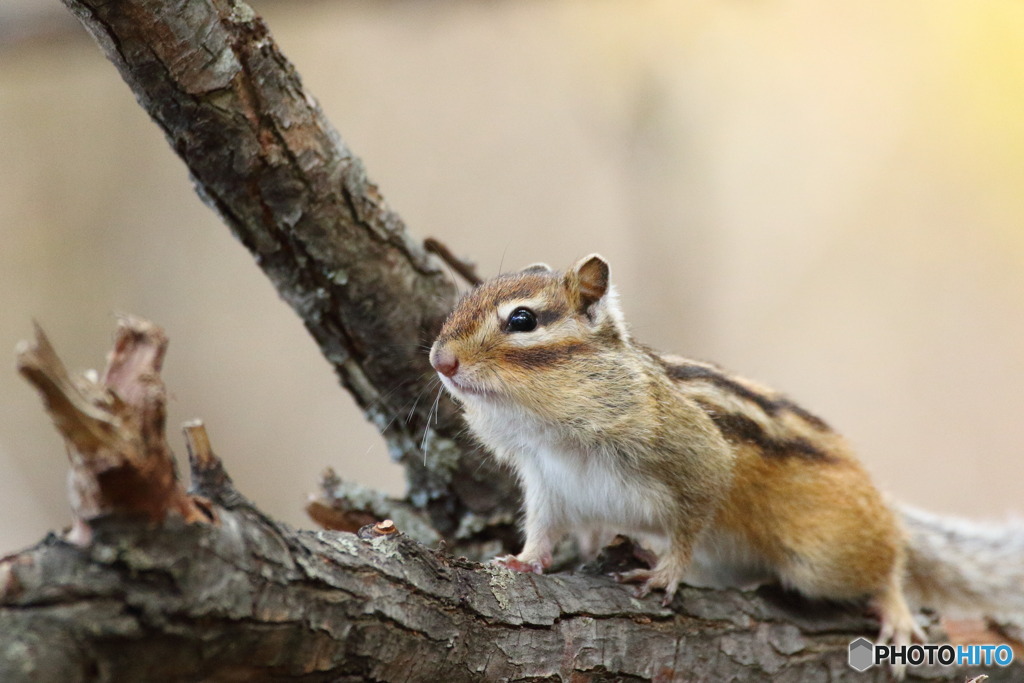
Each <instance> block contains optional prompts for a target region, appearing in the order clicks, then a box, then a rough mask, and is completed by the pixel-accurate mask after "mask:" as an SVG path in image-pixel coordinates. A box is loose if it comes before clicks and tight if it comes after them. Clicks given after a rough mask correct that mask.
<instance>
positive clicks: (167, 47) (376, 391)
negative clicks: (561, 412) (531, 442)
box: [64, 0, 516, 536]
mask: <svg viewBox="0 0 1024 683" xmlns="http://www.w3.org/2000/svg"><path fill="white" fill-rule="evenodd" d="M64 2H65V4H66V5H67V6H68V7H69V8H71V9H72V10H73V11H74V12H75V14H76V15H78V17H79V19H81V21H82V23H83V24H84V25H85V26H86V28H87V29H88V30H89V31H90V32H91V33H92V35H93V37H94V38H95V39H96V41H97V42H98V43H99V44H100V46H101V47H102V48H103V50H104V51H105V53H106V55H107V57H108V58H109V59H110V61H111V62H113V64H114V65H115V66H116V67H117V69H118V70H119V71H120V73H121V76H122V77H123V78H124V79H125V81H126V82H127V83H128V85H129V86H130V87H131V89H132V91H133V92H134V94H135V96H136V98H137V99H138V101H139V104H140V105H141V106H142V107H143V108H144V109H145V110H146V111H147V112H148V113H149V114H150V116H151V117H152V118H153V120H154V121H155V122H156V123H157V124H158V125H159V126H160V127H161V129H163V131H164V134H165V135H166V136H167V139H168V141H169V143H170V145H171V147H172V148H173V149H174V150H175V151H176V152H177V153H178V155H179V156H180V157H181V158H182V160H183V161H184V162H185V163H186V164H187V165H188V168H189V171H190V172H191V174H192V177H193V179H194V182H195V186H196V190H197V192H198V193H199V195H200V196H201V197H202V198H203V200H204V201H205V202H206V203H207V204H209V205H210V206H211V207H213V208H214V209H216V210H217V211H218V212H219V213H220V215H221V216H222V217H223V218H224V221H225V222H226V223H227V224H228V226H229V227H230V228H231V230H232V231H233V232H234V234H235V235H236V236H237V237H238V239H239V240H240V241H241V242H242V243H243V244H244V245H245V246H246V248H248V249H249V251H250V252H251V253H252V254H253V256H254V257H255V259H256V262H257V263H258V264H259V266H260V267H261V268H262V269H263V271H264V272H265V273H266V274H267V276H268V277H269V278H270V280H271V282H273V284H274V286H275V287H276V288H277V290H278V292H279V294H280V295H281V297H282V298H283V299H285V300H286V301H287V302H288V303H289V304H290V305H291V306H292V307H293V308H294V309H295V311H296V313H298V315H299V316H300V317H301V318H302V320H303V322H304V323H305V325H306V327H307V329H309V331H310V333H311V334H312V335H313V337H314V338H315V339H316V341H317V343H318V344H319V345H320V349H321V351H322V352H323V354H324V356H325V357H326V358H327V360H328V361H329V362H330V363H331V364H332V365H333V367H334V368H335V370H336V372H337V373H338V376H339V377H340V378H341V380H342V382H343V383H344V385H345V387H346V388H347V389H348V390H349V391H350V392H351V393H352V395H353V396H354V397H355V399H356V401H357V402H358V403H359V405H360V406H361V407H362V408H363V409H364V410H365V411H366V414H367V416H368V417H369V418H370V419H371V420H372V421H373V422H374V423H375V424H376V425H377V426H378V427H379V428H380V429H381V430H382V432H383V433H384V436H385V438H386V439H387V442H388V446H389V450H390V452H391V454H392V456H393V457H394V458H396V459H398V460H400V461H401V462H402V463H403V464H404V466H405V468H406V472H407V473H408V477H409V483H410V491H411V495H412V496H413V502H414V503H415V504H416V505H417V506H419V507H424V508H426V509H427V510H428V511H429V513H430V516H431V519H432V521H433V524H434V526H436V527H437V528H438V530H439V531H441V532H442V533H444V534H445V535H447V536H453V535H454V533H455V531H456V529H457V528H458V526H459V524H460V523H461V522H462V520H463V518H464V517H465V515H466V513H467V512H472V513H476V514H478V515H483V516H484V517H486V516H488V515H491V514H495V515H497V517H498V518H502V516H503V515H505V514H507V513H508V512H509V511H510V510H514V509H515V508H516V492H515V487H514V485H513V484H512V482H511V481H510V479H509V478H508V477H507V476H506V475H504V474H503V473H502V472H500V471H498V470H496V469H495V468H493V467H491V466H490V464H489V462H488V461H487V460H486V458H485V456H484V455H483V454H482V453H480V452H479V450H477V449H475V448H473V447H472V446H470V445H469V444H468V442H467V441H466V440H458V439H456V437H455V435H456V434H457V433H458V432H459V430H460V428H461V427H460V425H459V423H458V421H457V418H456V413H455V411H454V409H453V407H452V405H451V404H450V402H449V401H448V399H447V397H444V396H442V397H441V400H440V402H439V403H438V404H437V405H438V409H437V411H436V413H435V416H434V419H431V420H428V417H429V416H428V413H429V412H430V409H431V406H432V405H434V400H433V399H434V397H435V394H436V388H434V387H433V386H432V385H431V384H430V380H431V379H432V378H433V372H432V370H431V368H430V366H429V364H428V362H427V358H426V354H425V352H424V347H425V346H427V345H429V344H430V342H431V341H433V338H434V336H435V335H436V333H437V330H438V329H439V328H440V325H441V323H442V322H443V320H444V317H445V315H447V312H448V311H449V310H450V308H451V305H452V303H453V302H454V297H455V294H456V289H455V286H454V285H453V284H452V283H451V281H450V280H449V279H448V278H447V275H446V273H445V271H444V269H443V268H442V267H441V264H440V263H439V262H438V260H437V259H436V258H435V257H433V256H431V255H430V254H429V253H428V252H427V251H426V250H425V249H424V248H423V246H422V245H421V244H420V243H418V242H417V241H415V240H413V239H412V238H411V237H410V236H409V235H408V233H407V232H406V230H405V227H404V225H403V223H402V221H401V219H400V218H399V217H398V215H397V214H395V213H394V212H392V211H391V210H390V209H389V208H388V206H387V205H386V203H385V202H384V200H383V199H382V198H381V196H380V194H379V192H378V190H377V188H376V186H375V185H373V184H372V183H371V182H370V181H369V180H368V179H367V177H366V172H365V169H364V168H363V164H362V162H361V161H360V160H359V159H358V158H357V157H355V156H354V155H353V154H352V153H351V151H349V149H348V147H346V146H345V144H344V142H342V140H341V138H340V137H339V136H338V134H337V133H336V132H335V130H334V129H333V128H332V127H331V125H330V123H329V122H328V121H327V120H326V119H325V118H324V116H323V113H322V112H321V111H320V108H319V106H318V105H317V104H316V101H315V99H314V98H313V96H312V95H311V94H310V93H309V92H307V91H306V90H305V88H304V87H303V85H302V82H301V80H300V79H299V76H298V74H297V73H296V72H295V70H294V68H293V67H292V65H291V64H290V63H289V62H288V60H287V59H286V58H285V57H284V55H282V54H281V53H280V51H279V50H278V49H277V46H276V44H275V43H274V41H273V39H272V38H271V36H270V33H269V31H268V29H267V27H266V25H265V24H264V23H263V20H262V19H261V18H259V17H258V16H256V15H255V14H254V13H253V11H252V10H251V9H250V8H249V7H248V6H247V5H245V4H244V3H242V2H232V1H231V0H191V1H190V2H175V3H172V2H167V0H64ZM428 396H429V397H428ZM399 415H400V416H402V417H401V419H395V417H396V416H399ZM421 445H422V446H424V447H425V450H426V451H427V457H426V458H424V457H423V451H422V450H421Z"/></svg>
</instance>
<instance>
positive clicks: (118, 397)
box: [17, 317, 209, 543]
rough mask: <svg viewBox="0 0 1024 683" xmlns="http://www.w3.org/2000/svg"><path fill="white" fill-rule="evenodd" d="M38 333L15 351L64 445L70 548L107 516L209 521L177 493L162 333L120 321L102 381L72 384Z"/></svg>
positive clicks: (140, 323)
mask: <svg viewBox="0 0 1024 683" xmlns="http://www.w3.org/2000/svg"><path fill="white" fill-rule="evenodd" d="M35 333H36V334H35V337H36V338H35V341H34V343H27V342H25V343H23V344H22V345H21V346H20V348H19V350H18V361H17V364H18V371H19V372H20V373H21V374H22V376H23V377H25V379H26V380H27V381H28V382H29V383H30V384H32V385H33V386H34V387H35V388H36V389H37V390H39V392H40V394H42V396H43V401H44V403H45V404H46V409H47V412H49V414H50V416H51V418H53V421H54V424H55V425H56V427H57V430H58V431H59V432H60V434H61V436H63V437H64V441H65V443H66V444H67V448H68V457H69V459H70V461H71V471H70V472H69V474H68V489H69V497H70V502H71V509H72V512H73V514H74V517H75V526H74V529H73V531H72V538H73V540H76V541H78V542H82V543H85V542H88V540H89V538H90V535H89V526H88V522H89V520H91V519H95V518H96V517H100V516H103V515H109V514H122V515H131V516H141V517H144V518H146V519H148V520H150V521H154V522H159V521H162V520H163V519H164V518H165V517H166V516H167V515H168V514H169V513H177V514H178V515H180V516H181V517H183V518H184V519H185V520H186V521H190V522H191V521H198V520H208V519H209V517H208V515H207V514H204V512H203V510H202V506H200V505H197V504H196V502H195V500H193V499H192V498H191V497H190V496H189V495H188V494H186V493H185V490H184V489H183V488H182V486H181V482H180V481H179V480H178V475H177V471H176V468H175V463H174V455H173V454H172V453H171V449H170V446H169V445H168V444H167V438H166V431H165V423H166V391H165V389H164V384H163V380H162V379H161V377H160V369H161V366H162V364H163V358H164V354H165V353H166V351H167V335H166V334H165V333H164V331H163V330H162V329H161V328H160V327H159V326H157V325H154V324H153V323H151V322H149V321H147V320H142V319H140V318H133V317H124V318H122V319H121V320H120V323H119V325H118V328H117V331H116V333H115V337H114V348H113V350H112V351H111V352H110V355H109V356H108V358H107V367H106V369H105V370H104V372H103V375H102V379H100V380H99V381H95V380H92V379H89V378H88V377H84V376H80V377H72V376H71V374H70V373H68V371H67V369H66V368H65V367H64V364H63V363H62V362H61V360H60V358H59V357H58V356H57V353H56V351H54V349H53V346H52V345H51V344H50V341H49V339H47V337H46V334H45V333H44V332H43V330H42V328H40V327H39V326H38V325H36V329H35Z"/></svg>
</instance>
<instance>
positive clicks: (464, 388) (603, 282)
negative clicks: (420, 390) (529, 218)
mask: <svg viewBox="0 0 1024 683" xmlns="http://www.w3.org/2000/svg"><path fill="white" fill-rule="evenodd" d="M626 339H627V331H626V326H625V323H624V322H623V320H622V314H621V312H620V310H619V307H618V302H617V300H616V295H615V291H614V288H613V287H612V285H611V279H610V274H609V269H608V264H607V262H605V260H604V259H603V258H601V257H600V256H598V255H597V254H594V255H591V256H588V257H586V258H583V259H581V260H579V261H578V262H577V263H576V264H575V265H574V266H573V267H572V268H570V269H569V270H568V271H566V272H565V273H559V272H556V271H553V270H551V268H549V267H548V266H546V265H543V264H538V265H534V266H530V267H528V268H526V269H524V270H522V271H520V272H518V273H508V274H503V275H499V276H498V277H496V278H494V279H493V280H489V281H487V282H484V283H483V284H481V285H480V286H478V287H476V288H475V289H473V290H471V291H470V292H468V293H467V294H466V295H465V296H463V297H462V300H461V301H459V303H458V304H456V306H455V310H453V311H452V313H451V315H450V316H449V317H448V320H447V321H446V322H445V324H444V327H442V328H441V333H440V334H439V335H438V337H437V340H436V341H435V342H434V345H433V347H432V348H431V349H430V363H431V365H433V366H434V369H435V370H437V373H438V375H439V376H440V377H441V381H442V382H444V385H445V387H447V388H448V390H449V391H450V392H451V393H452V394H453V395H454V396H455V397H456V398H458V399H460V400H462V401H467V400H474V399H477V398H482V399H483V400H501V399H512V400H517V401H520V402H523V401H525V398H526V397H527V396H531V395H535V393H536V391H538V389H539V388H541V387H540V386H539V385H548V386H550V385H551V384H552V380H557V379H558V375H564V374H565V373H567V372H572V371H573V369H574V368H579V367H580V362H581V361H584V363H585V359H586V358H587V357H592V356H594V355H597V354H602V353H607V352H609V351H610V350H612V349H614V348H615V347H617V346H619V345H621V344H622V343H624V341H625V340H626Z"/></svg>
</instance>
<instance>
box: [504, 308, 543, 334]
mask: <svg viewBox="0 0 1024 683" xmlns="http://www.w3.org/2000/svg"><path fill="white" fill-rule="evenodd" d="M535 329H537V316H535V315H534V314H533V311H531V310H530V309H529V308H517V309H516V310H514V311H512V312H511V313H509V315H508V322H506V323H505V330H506V331H507V332H529V331H530V330H535Z"/></svg>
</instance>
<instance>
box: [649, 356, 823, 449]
mask: <svg viewBox="0 0 1024 683" xmlns="http://www.w3.org/2000/svg"><path fill="white" fill-rule="evenodd" d="M655 358H657V360H658V361H659V362H660V363H661V365H662V367H664V368H665V372H666V373H668V376H669V377H671V378H672V379H674V380H677V381H680V382H690V381H694V380H698V381H700V380H703V381H706V382H709V383H710V384H713V385H715V386H716V387H718V388H719V389H722V390H723V391H727V392H729V393H730V394H735V395H736V396H739V397H740V398H742V399H745V400H747V401H750V402H751V403H753V404H755V405H757V406H758V407H759V408H760V409H761V410H763V411H764V412H765V413H767V414H768V415H772V416H774V415H777V414H779V413H780V412H788V413H792V414H793V415H796V416H797V417H799V418H801V419H802V420H804V421H805V422H807V423H808V424H810V425H812V426H814V427H816V428H817V429H820V430H822V431H829V429H830V428H829V426H828V423H826V422H825V421H824V420H822V419H821V418H820V417H818V416H817V415H814V414H813V413H811V412H809V411H807V410H805V409H804V408H801V407H800V406H798V405H797V404H796V403H793V402H792V401H790V400H789V399H788V398H785V397H781V396H780V397H774V398H773V397H770V396H765V395H764V394H759V393H757V392H756V391H754V390H753V389H750V388H749V387H746V386H743V385H742V384H740V383H739V382H737V381H736V380H734V379H732V378H731V377H729V376H728V375H725V374H723V373H721V372H718V371H717V370H715V369H713V368H709V367H705V366H703V365H690V364H687V365H678V364H675V363H670V362H668V361H666V360H665V359H664V358H661V357H660V356H655Z"/></svg>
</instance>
